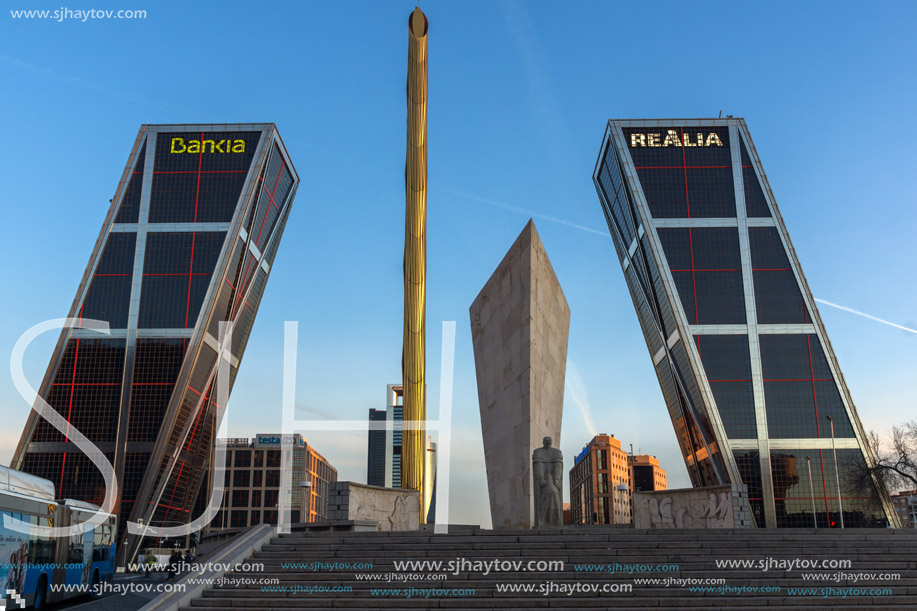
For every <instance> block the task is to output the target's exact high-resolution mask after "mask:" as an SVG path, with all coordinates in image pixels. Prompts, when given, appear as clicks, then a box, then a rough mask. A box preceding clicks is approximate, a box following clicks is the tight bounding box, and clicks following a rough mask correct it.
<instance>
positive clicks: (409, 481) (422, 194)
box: [401, 8, 427, 521]
mask: <svg viewBox="0 0 917 611" xmlns="http://www.w3.org/2000/svg"><path fill="white" fill-rule="evenodd" d="M407 101H408V130H407V131H408V143H407V159H406V161H405V164H404V194H405V224H404V351H403V353H402V356H401V372H402V383H403V384H404V412H403V419H404V420H405V421H410V420H426V417H427V406H426V386H425V373H426V371H425V370H426V299H427V287H426V276H427V17H426V15H424V14H423V11H421V10H420V8H416V9H414V12H413V13H411V16H410V17H409V18H408V82H407ZM425 439H426V435H425V430H424V429H418V430H405V431H404V432H403V433H402V443H401V487H402V488H407V489H410V490H419V491H420V493H421V494H420V499H421V501H420V502H421V505H422V506H421V513H420V515H421V521H423V519H424V516H425V515H426V507H424V506H423V504H424V502H423V499H424V494H423V479H424V478H423V470H424V459H425V457H426V452H425V451H424V450H425V447H424V440H425Z"/></svg>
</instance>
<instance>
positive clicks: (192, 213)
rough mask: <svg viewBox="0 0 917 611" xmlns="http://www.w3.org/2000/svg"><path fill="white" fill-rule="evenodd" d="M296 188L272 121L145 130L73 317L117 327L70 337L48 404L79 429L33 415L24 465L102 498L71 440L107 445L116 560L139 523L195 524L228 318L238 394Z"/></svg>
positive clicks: (82, 495) (132, 541)
mask: <svg viewBox="0 0 917 611" xmlns="http://www.w3.org/2000/svg"><path fill="white" fill-rule="evenodd" d="M298 183H299V178H298V176H297V174H296V170H295V169H294V168H293V165H292V163H291V162H290V158H289V155H288V154H287V152H286V149H285V148H284V145H283V141H282V140H281V139H280V135H279V134H278V133H277V129H276V128H275V126H274V125H273V124H269V123H268V124H233V125H144V126H142V127H141V129H140V132H139V134H138V135H137V139H136V141H135V142H134V146H133V149H132V150H131V153H130V156H129V158H128V162H127V165H126V167H125V169H124V172H123V174H122V177H121V181H120V182H119V184H118V186H117V189H116V190H115V195H114V198H113V199H112V200H111V205H110V207H109V210H108V213H107V215H106V217H105V220H104V222H103V224H102V229H101V232H100V233H99V236H98V238H97V240H96V242H95V247H94V248H93V250H92V254H91V256H90V257H89V264H88V265H87V267H86V271H85V272H84V274H83V277H82V280H81V281H80V284H79V287H78V289H77V293H76V297H75V299H74V301H73V304H72V306H71V308H70V312H69V316H70V317H71V318H77V317H82V318H83V319H96V320H101V321H104V322H106V323H108V325H109V328H110V332H109V333H108V334H107V335H102V334H100V333H98V332H96V331H94V330H92V329H87V328H84V327H83V325H82V324H80V323H77V324H74V325H73V326H71V327H68V328H65V329H64V330H63V332H62V333H61V335H60V339H59V340H58V343H57V346H56V348H55V350H54V353H53V355H52V357H51V362H50V364H49V365H48V369H47V372H46V374H45V377H44V380H43V382H42V384H41V387H40V388H39V392H38V394H39V396H40V397H43V398H44V399H45V400H46V401H47V402H48V403H49V404H50V405H51V407H52V408H53V409H55V410H56V411H57V412H58V413H59V414H60V415H61V416H63V417H64V418H65V419H66V421H67V428H66V429H65V430H64V431H58V430H57V429H55V428H54V427H52V426H51V425H50V424H49V423H48V422H47V421H45V420H43V419H41V418H40V417H39V416H38V415H37V413H36V412H35V411H33V412H32V413H31V414H30V415H29V418H28V421H27V423H26V426H25V430H24V431H23V433H22V437H21V440H20V442H19V445H18V447H17V448H16V452H15V455H14V458H13V462H12V466H13V467H14V468H16V469H20V470H23V471H26V472H28V473H32V474H34V475H37V476H39V477H44V478H48V479H51V480H52V481H53V482H54V483H55V485H56V486H57V488H58V494H59V495H60V496H61V497H67V498H73V499H78V500H82V501H88V502H94V503H99V502H100V501H101V499H102V498H103V497H104V494H105V489H104V483H103V480H102V476H101V473H100V472H99V470H98V469H97V468H96V467H95V466H94V464H93V463H92V462H90V460H89V458H88V457H87V456H85V455H83V454H82V453H81V452H79V451H78V450H77V449H76V446H75V445H74V444H73V443H72V441H71V439H70V435H72V433H73V431H76V430H78V431H80V432H81V433H82V434H83V435H85V436H86V437H87V438H88V439H89V440H90V441H91V442H93V443H94V444H95V445H96V446H98V447H99V449H100V450H101V451H102V452H103V453H104V454H105V456H106V458H107V459H108V460H109V461H110V462H111V463H112V464H113V465H114V470H115V475H116V477H117V479H118V481H119V482H120V490H119V498H118V502H117V504H116V506H115V511H116V512H117V513H118V515H119V528H120V533H119V538H118V562H119V564H122V565H123V564H124V562H125V560H126V559H128V558H133V557H134V556H135V554H136V553H137V550H138V549H139V548H140V544H141V541H140V537H138V536H134V535H130V536H129V537H128V536H127V535H126V534H125V532H124V528H125V525H126V524H127V522H128V520H130V521H133V522H142V523H143V524H149V525H153V526H178V525H181V524H185V523H187V522H188V521H189V520H190V519H191V518H192V515H191V510H192V507H193V506H194V503H195V501H196V499H197V495H198V491H199V489H200V487H201V482H202V479H203V478H204V475H205V472H206V471H207V470H208V468H209V460H210V456H211V453H212V448H213V439H214V431H215V425H216V422H217V420H218V416H219V411H220V407H219V406H218V405H217V404H216V400H217V388H218V386H217V384H216V373H217V369H218V351H219V348H220V340H221V335H220V326H221V325H220V322H221V321H231V322H232V323H233V324H232V342H231V345H227V346H225V348H226V349H225V350H224V351H223V353H224V354H225V355H226V356H225V357H224V359H223V360H224V361H226V360H228V362H229V365H228V366H229V376H228V377H229V386H230V388H231V386H232V382H233V380H234V379H235V376H236V373H237V372H238V368H239V365H240V362H241V359H242V355H243V352H244V351H245V346H246V344H247V343H248V339H249V334H250V333H251V329H252V325H253V323H254V319H255V313H256V312H257V311H258V307H259V304H260V302H261V298H262V295H263V293H264V288H265V285H266V282H267V279H268V275H269V274H270V271H271V266H272V264H273V262H274V256H275V254H276V252H277V247H278V245H279V243H280V238H281V235H282V233H283V228H284V225H285V223H286V220H287V217H288V215H289V212H290V208H291V204H292V201H293V197H294V195H295V192H296V187H297V185H298ZM87 213H88V214H93V212H92V210H91V209H87ZM98 213H99V214H101V211H98Z"/></svg>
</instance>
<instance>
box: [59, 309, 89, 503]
mask: <svg viewBox="0 0 917 611" xmlns="http://www.w3.org/2000/svg"><path fill="white" fill-rule="evenodd" d="M80 318H83V306H80ZM79 355H80V340H79V339H77V340H76V348H75V349H74V352H73V372H72V373H71V374H70V401H69V402H68V405H67V432H66V433H65V434H64V441H65V442H67V441H69V440H70V415H71V414H72V413H73V391H74V389H75V387H76V360H77V358H78V357H79ZM66 464H67V453H66V452H64V456H63V458H61V464H60V485H58V487H57V491H58V493H60V495H61V496H62V497H63V488H64V466H65V465H66Z"/></svg>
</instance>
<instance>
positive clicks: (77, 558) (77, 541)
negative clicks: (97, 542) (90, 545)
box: [67, 534, 83, 564]
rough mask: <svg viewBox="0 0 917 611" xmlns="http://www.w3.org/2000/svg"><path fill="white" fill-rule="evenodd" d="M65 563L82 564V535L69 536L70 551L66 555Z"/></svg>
mask: <svg viewBox="0 0 917 611" xmlns="http://www.w3.org/2000/svg"><path fill="white" fill-rule="evenodd" d="M67 562H69V563H71V564H81V563H82V562H83V535H82V534H78V535H70V551H69V552H68V553H67Z"/></svg>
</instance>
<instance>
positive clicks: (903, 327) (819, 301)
mask: <svg viewBox="0 0 917 611" xmlns="http://www.w3.org/2000/svg"><path fill="white" fill-rule="evenodd" d="M815 301H817V302H818V303H823V304H825V305H826V306H831V307H832V308H837V309H838V310H843V311H845V312H850V313H851V314H856V315H857V316H862V317H863V318H868V319H869V320H874V321H876V322H880V323H882V324H883V325H888V326H890V327H895V328H896V329H901V330H902V331H907V332H908V333H915V334H917V329H911V328H910V327H905V326H903V325H899V324H897V323H893V322H889V321H887V320H883V319H881V318H878V317H876V316H873V315H872V314H867V313H866V312H860V311H859V310H854V309H853V308H848V307H847V306H842V305H838V304H836V303H831V302H830V301H825V300H824V299H819V298H818V297H816V298H815Z"/></svg>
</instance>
